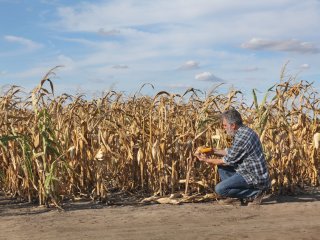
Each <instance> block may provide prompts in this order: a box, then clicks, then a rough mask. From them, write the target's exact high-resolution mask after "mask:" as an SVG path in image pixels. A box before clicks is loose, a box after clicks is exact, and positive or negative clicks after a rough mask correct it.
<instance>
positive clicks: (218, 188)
mask: <svg viewBox="0 0 320 240" xmlns="http://www.w3.org/2000/svg"><path fill="white" fill-rule="evenodd" d="M214 190H215V192H216V193H217V194H218V195H219V196H222V197H224V196H225V195H226V188H225V187H224V186H223V184H221V182H220V183H218V184H217V185H216V186H215V188H214Z"/></svg>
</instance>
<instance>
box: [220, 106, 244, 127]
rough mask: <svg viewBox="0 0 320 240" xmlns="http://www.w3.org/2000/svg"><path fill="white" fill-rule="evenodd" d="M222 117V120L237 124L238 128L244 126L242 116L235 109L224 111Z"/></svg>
mask: <svg viewBox="0 0 320 240" xmlns="http://www.w3.org/2000/svg"><path fill="white" fill-rule="evenodd" d="M221 116H222V119H225V120H226V121H227V122H228V123H229V124H232V123H235V124H236V125H237V126H241V125H242V118H241V114H240V113H239V112H238V111H237V110H235V109H230V110H227V111H224V112H223V113H222V115H221Z"/></svg>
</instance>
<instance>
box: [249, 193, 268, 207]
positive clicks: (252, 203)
mask: <svg viewBox="0 0 320 240" xmlns="http://www.w3.org/2000/svg"><path fill="white" fill-rule="evenodd" d="M265 196H266V192H265V191H262V190H261V191H260V192H258V193H257V195H256V196H255V197H254V198H253V199H252V200H251V201H249V202H248V206H258V205H261V203H262V200H263V198H264V197H265Z"/></svg>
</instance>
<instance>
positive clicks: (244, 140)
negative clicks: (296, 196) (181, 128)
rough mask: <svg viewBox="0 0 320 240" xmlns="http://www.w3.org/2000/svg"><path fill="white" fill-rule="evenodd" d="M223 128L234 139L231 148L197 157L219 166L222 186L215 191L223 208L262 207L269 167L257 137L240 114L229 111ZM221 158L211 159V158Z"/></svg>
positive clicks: (198, 154) (267, 184)
mask: <svg viewBox="0 0 320 240" xmlns="http://www.w3.org/2000/svg"><path fill="white" fill-rule="evenodd" d="M222 121H223V127H224V129H225V130H226V132H227V134H228V135H230V136H232V137H233V143H232V146H231V147H230V148H226V149H224V150H222V149H212V150H211V152H208V153H206V154H201V153H199V150H197V151H196V153H195V156H196V157H197V158H198V159H199V160H200V161H203V162H207V163H211V164H215V165H218V172H219V176H220V179H221V182H220V183H219V184H217V185H216V186H215V191H216V193H217V194H218V195H220V196H221V197H224V198H226V199H225V200H221V201H220V203H223V204H234V203H236V202H240V201H241V203H243V202H244V201H245V202H248V205H259V204H260V203H261V201H262V198H263V196H264V194H265V191H266V190H267V189H268V188H269V187H270V179H269V174H268V168H267V163H266V160H265V157H264V154H263V150H262V145H261V142H260V139H259V137H258V135H257V134H256V133H255V132H254V131H253V130H252V129H251V128H249V127H247V126H245V125H244V124H243V123H242V118H241V115H240V113H239V112H238V111H237V110H235V109H231V110H227V111H225V112H224V113H222ZM212 154H214V155H218V156H221V157H222V158H209V155H212Z"/></svg>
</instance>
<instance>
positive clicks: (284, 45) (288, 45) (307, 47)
mask: <svg viewBox="0 0 320 240" xmlns="http://www.w3.org/2000/svg"><path fill="white" fill-rule="evenodd" d="M241 47H242V48H246V49H252V50H271V51H283V52H297V53H319V52H320V50H319V48H317V46H316V45H314V44H312V43H310V42H301V41H298V40H294V39H292V40H285V41H272V40H266V39H260V38H252V39H251V40H249V41H248V42H246V43H243V44H242V45H241Z"/></svg>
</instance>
